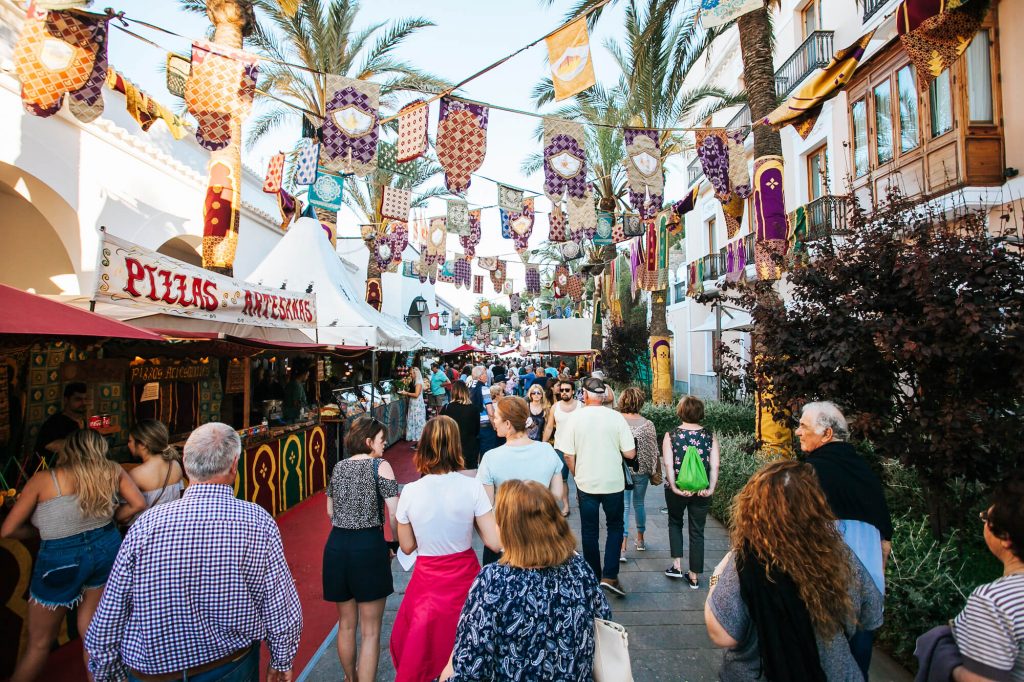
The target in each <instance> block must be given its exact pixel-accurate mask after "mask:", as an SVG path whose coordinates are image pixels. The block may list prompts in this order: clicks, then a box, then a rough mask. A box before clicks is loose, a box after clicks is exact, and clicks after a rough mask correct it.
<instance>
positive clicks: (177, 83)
mask: <svg viewBox="0 0 1024 682" xmlns="http://www.w3.org/2000/svg"><path fill="white" fill-rule="evenodd" d="M191 69H192V62H191V61H190V60H189V58H188V57H187V56H185V55H183V54H177V53H175V52H168V53H167V61H166V64H165V68H164V72H165V75H166V77H167V78H166V81H167V92H169V93H171V94H172V95H174V96H175V97H184V96H185V84H186V83H188V74H189V71H191Z"/></svg>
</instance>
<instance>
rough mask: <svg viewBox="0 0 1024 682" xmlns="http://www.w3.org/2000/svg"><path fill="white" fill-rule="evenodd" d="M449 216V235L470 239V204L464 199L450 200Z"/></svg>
mask: <svg viewBox="0 0 1024 682" xmlns="http://www.w3.org/2000/svg"><path fill="white" fill-rule="evenodd" d="M447 214H448V217H447V223H446V224H447V227H448V233H449V234H455V235H458V236H460V237H468V236H469V234H470V228H469V204H467V203H466V201H465V200H464V199H449V200H448V211H447Z"/></svg>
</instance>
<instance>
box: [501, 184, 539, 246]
mask: <svg viewBox="0 0 1024 682" xmlns="http://www.w3.org/2000/svg"><path fill="white" fill-rule="evenodd" d="M534 215H535V213H534V199H533V197H528V198H526V199H523V204H522V207H521V209H520V211H519V212H518V213H505V212H504V211H503V212H502V223H503V224H504V222H505V221H506V219H507V221H508V225H509V235H510V237H511V239H512V241H513V243H514V244H515V248H516V253H520V254H521V253H523V252H525V251H526V250H527V248H528V247H529V242H530V235H531V234H533V222H534Z"/></svg>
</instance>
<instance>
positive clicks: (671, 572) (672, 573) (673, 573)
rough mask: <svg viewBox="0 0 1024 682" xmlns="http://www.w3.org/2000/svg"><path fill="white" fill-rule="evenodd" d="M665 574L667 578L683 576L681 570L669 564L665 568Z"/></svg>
mask: <svg viewBox="0 0 1024 682" xmlns="http://www.w3.org/2000/svg"><path fill="white" fill-rule="evenodd" d="M665 575H667V576H668V577H669V578H676V579H677V580H678V579H679V578H682V577H683V572H682V571H680V570H679V569H678V568H676V567H675V566H669V567H668V568H666V569H665Z"/></svg>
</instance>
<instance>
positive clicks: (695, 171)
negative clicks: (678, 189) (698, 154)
mask: <svg viewBox="0 0 1024 682" xmlns="http://www.w3.org/2000/svg"><path fill="white" fill-rule="evenodd" d="M686 176H687V178H688V179H689V182H688V183H687V185H686V186H687V187H693V186H694V185H695V184H697V182H698V181H699V180H700V179H701V178H702V177H703V176H704V168H703V166H701V164H700V159H694V160H693V161H691V162H690V165H689V166H687V167H686Z"/></svg>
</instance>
